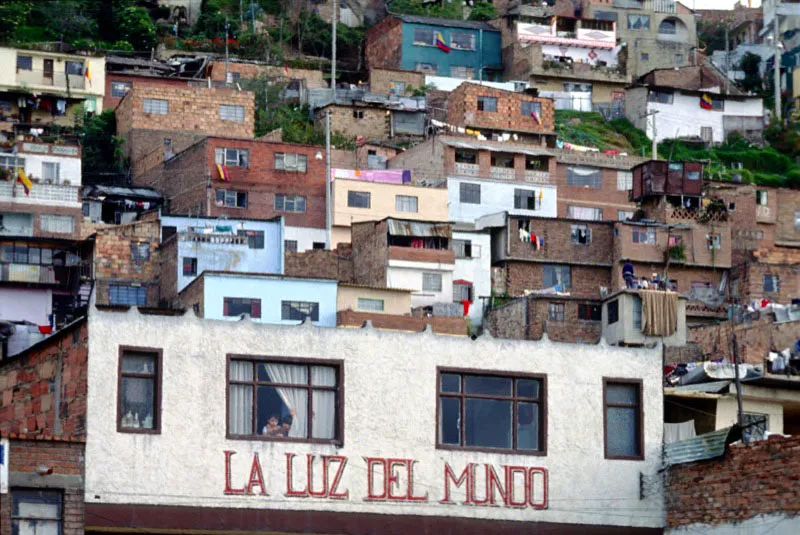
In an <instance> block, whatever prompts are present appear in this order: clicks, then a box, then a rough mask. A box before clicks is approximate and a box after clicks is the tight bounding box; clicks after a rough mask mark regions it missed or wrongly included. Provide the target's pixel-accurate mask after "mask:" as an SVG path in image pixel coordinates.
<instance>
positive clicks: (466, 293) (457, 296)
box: [453, 282, 473, 303]
mask: <svg viewBox="0 0 800 535" xmlns="http://www.w3.org/2000/svg"><path fill="white" fill-rule="evenodd" d="M472 300H473V299H472V285H471V284H467V283H464V282H454V283H453V302H454V303H461V302H462V301H470V302H472Z"/></svg>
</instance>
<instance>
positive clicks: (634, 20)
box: [628, 15, 650, 30]
mask: <svg viewBox="0 0 800 535" xmlns="http://www.w3.org/2000/svg"><path fill="white" fill-rule="evenodd" d="M628 29H629V30H649V29H650V15H628Z"/></svg>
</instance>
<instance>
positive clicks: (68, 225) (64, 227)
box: [39, 214, 75, 234]
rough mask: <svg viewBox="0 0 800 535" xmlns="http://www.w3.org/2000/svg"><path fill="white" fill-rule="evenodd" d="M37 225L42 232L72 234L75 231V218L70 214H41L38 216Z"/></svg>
mask: <svg viewBox="0 0 800 535" xmlns="http://www.w3.org/2000/svg"><path fill="white" fill-rule="evenodd" d="M39 226H40V228H41V229H42V232H52V233H54V234H72V233H73V232H75V218H74V217H72V216H71V215H50V214H43V215H41V216H39Z"/></svg>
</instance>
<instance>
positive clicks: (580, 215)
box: [567, 206, 598, 221]
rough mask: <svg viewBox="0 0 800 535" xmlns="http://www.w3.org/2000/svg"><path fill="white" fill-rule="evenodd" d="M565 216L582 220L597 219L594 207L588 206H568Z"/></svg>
mask: <svg viewBox="0 0 800 535" xmlns="http://www.w3.org/2000/svg"><path fill="white" fill-rule="evenodd" d="M568 212H569V213H568V214H567V217H571V218H572V219H582V220H584V221H594V220H597V219H598V212H597V209H596V208H589V207H588V206H570V207H569V208H568Z"/></svg>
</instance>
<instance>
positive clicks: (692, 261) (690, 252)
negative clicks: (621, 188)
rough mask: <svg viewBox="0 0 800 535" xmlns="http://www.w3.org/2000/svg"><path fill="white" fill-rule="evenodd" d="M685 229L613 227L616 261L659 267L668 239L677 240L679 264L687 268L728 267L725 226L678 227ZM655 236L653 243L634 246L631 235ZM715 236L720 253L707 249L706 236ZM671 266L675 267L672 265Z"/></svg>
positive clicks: (727, 230) (728, 229) (728, 233)
mask: <svg viewBox="0 0 800 535" xmlns="http://www.w3.org/2000/svg"><path fill="white" fill-rule="evenodd" d="M689 225H691V226H690V227H688V228H672V229H667V228H665V227H663V226H659V227H653V226H649V227H645V226H643V225H633V224H627V223H617V225H616V227H617V234H618V239H617V241H618V243H619V255H620V260H631V261H633V262H649V263H659V264H663V263H664V262H665V261H666V254H667V251H668V249H669V237H670V236H675V237H679V238H680V240H681V243H682V244H683V245H684V249H685V256H686V259H685V260H684V261H682V263H683V264H685V265H687V266H706V267H716V268H718V269H727V268H730V267H731V251H732V243H731V227H730V225H729V224H728V223H727V222H726V223H708V224H701V223H697V222H696V221H686V222H684V224H683V225H682V226H684V227H687V226H689ZM649 230H652V231H654V232H655V236H656V243H655V244H654V245H649V244H648V245H645V244H642V243H634V241H633V232H634V231H641V232H644V231H649ZM709 234H718V235H719V236H720V246H721V247H720V249H714V250H712V249H709V248H708V241H707V239H706V236H707V235H709ZM671 263H672V264H675V263H678V262H676V261H673V262H671Z"/></svg>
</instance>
